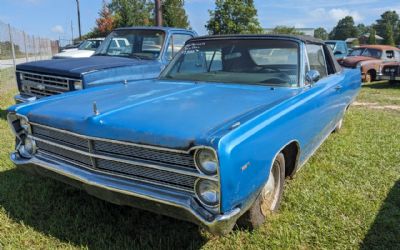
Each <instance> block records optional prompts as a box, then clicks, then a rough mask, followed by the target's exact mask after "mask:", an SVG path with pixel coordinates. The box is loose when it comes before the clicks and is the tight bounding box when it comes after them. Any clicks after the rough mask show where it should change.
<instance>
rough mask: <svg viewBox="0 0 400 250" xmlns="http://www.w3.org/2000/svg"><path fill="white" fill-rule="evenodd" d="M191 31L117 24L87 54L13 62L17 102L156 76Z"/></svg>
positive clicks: (181, 45)
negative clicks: (15, 69) (89, 55)
mask: <svg viewBox="0 0 400 250" xmlns="http://www.w3.org/2000/svg"><path fill="white" fill-rule="evenodd" d="M194 36H196V33H195V32H194V31H190V30H184V29H177V28H164V27H130V28H119V29H116V30H114V31H113V32H111V33H110V35H108V36H107V38H106V39H105V40H104V42H103V43H102V44H101V45H100V47H99V48H98V49H97V50H96V53H95V54H94V55H93V56H91V57H89V58H70V59H59V60H45V61H38V62H29V63H24V64H20V65H17V73H16V76H17V83H18V89H19V91H20V94H19V95H17V96H16V97H15V100H16V102H17V103H20V102H27V101H34V100H36V99H38V98H41V97H45V96H50V95H55V94H60V93H64V92H68V91H74V90H81V89H85V88H90V87H95V86H99V85H103V84H112V83H121V82H124V81H130V80H144V79H154V78H157V77H158V75H159V74H160V72H161V71H162V69H164V67H165V66H166V65H167V64H168V63H169V62H170V60H171V59H172V57H173V56H174V55H175V54H176V53H177V52H178V51H179V50H180V49H181V48H182V47H183V45H184V44H185V42H186V41H187V40H188V39H190V38H192V37H194Z"/></svg>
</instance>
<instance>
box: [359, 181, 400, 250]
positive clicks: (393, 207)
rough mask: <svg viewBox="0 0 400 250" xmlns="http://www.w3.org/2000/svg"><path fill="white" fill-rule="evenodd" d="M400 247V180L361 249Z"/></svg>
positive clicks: (385, 202)
mask: <svg viewBox="0 0 400 250" xmlns="http://www.w3.org/2000/svg"><path fill="white" fill-rule="evenodd" d="M377 248H379V249H400V180H398V181H397V182H396V183H395V184H394V186H393V187H392V189H391V190H390V192H389V195H388V196H387V197H386V200H385V201H384V203H383V205H382V206H381V208H380V211H379V213H378V215H377V216H376V218H375V221H374V223H373V224H372V226H371V228H370V229H369V231H368V233H367V235H366V236H365V238H364V240H363V242H362V243H361V249H363V250H366V249H377Z"/></svg>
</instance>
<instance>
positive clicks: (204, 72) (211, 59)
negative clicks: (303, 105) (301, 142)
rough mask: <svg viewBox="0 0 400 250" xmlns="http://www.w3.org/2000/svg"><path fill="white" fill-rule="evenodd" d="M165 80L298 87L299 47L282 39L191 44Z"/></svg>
mask: <svg viewBox="0 0 400 250" xmlns="http://www.w3.org/2000/svg"><path fill="white" fill-rule="evenodd" d="M160 78H161V79H173V80H189V81H204V82H221V83H244V84H259V85H282V86H298V82H299V81H298V79H299V45H298V43H296V42H292V41H282V40H210V41H202V42H193V43H189V44H187V45H186V46H185V47H184V49H183V50H182V51H181V52H180V53H179V54H178V55H177V56H176V57H175V59H174V60H173V61H172V62H171V64H170V65H169V66H168V68H167V69H166V70H165V71H164V72H163V73H162V74H161V76H160Z"/></svg>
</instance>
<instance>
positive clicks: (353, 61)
mask: <svg viewBox="0 0 400 250" xmlns="http://www.w3.org/2000/svg"><path fill="white" fill-rule="evenodd" d="M370 60H378V59H376V58H374V57H367V56H349V57H346V58H343V59H341V60H339V63H340V64H342V65H344V66H347V67H355V66H357V64H358V63H359V62H364V61H370Z"/></svg>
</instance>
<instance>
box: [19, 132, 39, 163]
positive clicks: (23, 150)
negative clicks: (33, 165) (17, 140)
mask: <svg viewBox="0 0 400 250" xmlns="http://www.w3.org/2000/svg"><path fill="white" fill-rule="evenodd" d="M18 152H19V154H20V155H21V156H22V157H24V158H31V157H32V156H33V155H34V154H35V153H36V143H35V141H34V140H33V139H32V138H30V137H28V136H26V137H25V138H24V139H23V140H22V144H21V145H20V146H19V148H18Z"/></svg>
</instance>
